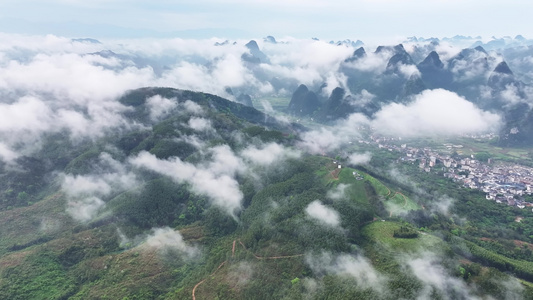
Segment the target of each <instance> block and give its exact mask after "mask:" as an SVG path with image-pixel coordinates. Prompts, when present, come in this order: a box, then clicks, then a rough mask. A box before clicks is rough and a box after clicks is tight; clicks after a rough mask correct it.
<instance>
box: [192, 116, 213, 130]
mask: <svg viewBox="0 0 533 300" xmlns="http://www.w3.org/2000/svg"><path fill="white" fill-rule="evenodd" d="M187 125H189V127H190V128H191V129H193V130H196V131H206V130H210V129H212V128H213V127H211V121H210V120H208V119H204V118H197V117H192V118H190V119H189V122H188V123H187Z"/></svg>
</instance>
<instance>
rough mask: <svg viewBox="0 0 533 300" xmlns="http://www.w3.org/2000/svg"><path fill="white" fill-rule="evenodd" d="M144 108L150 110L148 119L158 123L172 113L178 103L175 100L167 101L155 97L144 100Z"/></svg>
mask: <svg viewBox="0 0 533 300" xmlns="http://www.w3.org/2000/svg"><path fill="white" fill-rule="evenodd" d="M146 106H147V107H148V109H150V119H151V120H152V121H158V120H160V119H161V118H162V117H165V116H167V115H168V114H169V113H170V112H172V110H173V109H175V108H176V107H177V106H178V102H177V100H176V98H173V99H167V98H164V97H161V96H159V95H155V96H153V97H150V98H148V99H146Z"/></svg>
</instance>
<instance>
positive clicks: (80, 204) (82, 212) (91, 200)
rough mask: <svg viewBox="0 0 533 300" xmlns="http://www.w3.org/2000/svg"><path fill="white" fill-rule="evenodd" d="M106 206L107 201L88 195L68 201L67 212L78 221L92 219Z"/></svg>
mask: <svg viewBox="0 0 533 300" xmlns="http://www.w3.org/2000/svg"><path fill="white" fill-rule="evenodd" d="M104 206H105V202H104V201H103V200H102V199H100V198H98V197H94V196H91V197H86V198H78V199H75V200H70V201H68V203H67V213H68V214H69V215H70V216H71V217H72V218H74V219H75V220H77V221H80V222H87V221H90V220H92V219H93V218H94V217H95V216H96V215H97V214H98V212H99V211H100V210H101V209H102V208H103V207H104Z"/></svg>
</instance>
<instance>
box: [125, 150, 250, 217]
mask: <svg viewBox="0 0 533 300" xmlns="http://www.w3.org/2000/svg"><path fill="white" fill-rule="evenodd" d="M211 151H212V152H213V160H212V161H211V162H208V163H204V164H202V165H198V166H195V165H193V164H191V163H188V162H184V161H182V160H181V159H179V158H177V157H174V158H170V159H168V160H160V159H157V157H155V155H152V154H150V153H148V152H141V153H139V155H137V156H136V157H133V158H131V159H130V162H131V163H132V164H133V165H134V166H137V167H143V168H146V169H149V170H152V171H154V172H158V173H161V174H163V175H166V176H169V177H170V178H172V179H174V180H175V181H177V182H188V183H189V184H191V186H192V190H193V191H194V192H196V193H199V194H203V195H206V196H208V197H209V198H211V200H212V201H213V203H214V204H215V205H217V206H219V207H220V208H222V209H223V210H224V211H225V212H227V213H228V214H229V215H231V216H233V217H236V213H237V212H239V211H240V209H241V201H242V197H243V195H242V192H241V191H240V189H239V184H238V182H237V181H236V180H235V179H234V178H233V176H234V175H235V174H236V173H238V172H243V170H244V165H243V164H242V162H241V161H240V159H239V158H237V157H236V156H235V155H234V154H233V152H232V151H231V149H229V147H227V146H219V147H216V148H215V149H212V150H211Z"/></svg>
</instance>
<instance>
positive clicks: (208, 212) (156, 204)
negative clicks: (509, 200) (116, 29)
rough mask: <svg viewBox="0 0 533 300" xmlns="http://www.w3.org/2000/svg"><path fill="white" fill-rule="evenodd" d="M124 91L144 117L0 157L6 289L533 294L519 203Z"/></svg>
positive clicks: (192, 95) (528, 241) (168, 294)
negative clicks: (160, 110) (8, 159)
mask: <svg viewBox="0 0 533 300" xmlns="http://www.w3.org/2000/svg"><path fill="white" fill-rule="evenodd" d="M154 95H160V96H162V97H165V98H168V99H176V101H179V102H180V103H185V101H186V100H187V101H190V103H193V104H190V103H189V102H188V103H189V104H187V105H188V107H189V108H190V107H195V109H196V110H195V111H201V113H198V115H197V116H196V117H194V114H193V113H191V112H190V111H187V107H186V106H183V107H182V106H178V108H177V109H176V111H174V112H173V113H171V114H169V115H167V116H166V117H164V118H163V119H161V120H153V119H151V118H150V113H149V109H148V108H147V106H146V103H145V101H146V99H147V98H149V97H152V96H154ZM120 102H121V103H122V104H124V105H126V106H127V107H128V108H129V110H127V111H126V112H124V114H125V115H126V117H127V118H130V119H131V120H135V122H138V124H142V126H137V127H135V128H131V129H129V130H125V131H124V132H113V133H110V134H108V135H106V136H104V137H102V138H98V139H95V140H83V141H72V140H70V139H69V138H68V136H67V134H61V133H57V134H53V135H48V136H46V137H45V139H44V141H43V143H42V145H41V147H42V149H41V150H40V151H39V152H37V153H36V154H35V155H33V156H21V157H20V158H18V160H17V165H18V168H12V166H9V165H7V164H4V163H2V164H1V165H0V173H1V176H2V178H3V180H1V181H0V185H1V186H0V223H1V224H2V226H1V227H0V236H1V237H2V238H1V239H0V298H1V299H124V300H126V299H533V256H532V250H533V213H532V212H531V210H528V209H524V210H520V209H518V208H514V207H509V206H506V205H500V204H496V203H495V202H493V201H487V200H486V199H485V197H484V194H483V193H482V192H479V191H475V190H470V189H466V188H462V187H460V186H459V185H457V184H456V183H454V182H453V181H451V180H449V179H446V178H444V177H443V176H440V174H427V173H424V172H421V171H420V170H419V168H418V166H417V165H414V164H413V165H411V164H405V163H399V162H397V159H398V157H396V156H395V154H394V153H390V152H389V151H385V150H378V149H375V150H373V152H372V154H373V155H372V159H371V160H370V162H369V163H368V164H365V165H351V164H350V163H349V160H348V159H347V157H345V155H343V154H340V155H339V154H338V153H328V152H325V151H324V153H320V154H310V153H305V152H303V151H299V150H298V145H299V143H301V142H302V138H301V132H304V131H305V130H308V129H306V128H303V126H301V125H298V124H291V123H284V122H280V121H278V120H277V119H275V118H273V117H270V116H267V115H266V114H264V113H262V112H259V111H257V110H255V109H253V108H250V107H246V106H244V105H241V104H238V103H235V102H231V101H228V100H225V99H222V98H220V97H217V96H213V95H209V94H204V93H196V92H190V91H181V90H174V89H168V88H145V89H139V90H135V91H131V92H130V93H128V94H126V95H125V96H123V97H122V98H121V99H120ZM193 118H196V119H193ZM200 119H201V120H200ZM198 120H200V121H201V122H203V123H201V124H203V125H202V126H204V127H202V129H200V130H199V129H195V127H194V126H192V125H191V124H193V122H200V121H198ZM199 124H200V123H199ZM269 147H270V148H269ZM265 149H273V150H271V152H272V153H275V154H274V155H272V157H271V156H269V153H270V152H269V153H267V152H266V151H263V150H265ZM280 149H282V150H280ZM256 153H260V155H256ZM241 161H242V162H243V163H241ZM392 169H394V170H396V171H397V172H396V173H400V174H403V176H402V178H398V176H394V174H396V173H392V172H390V170H392ZM215 184H220V185H219V186H216V185H215ZM237 196H238V197H237ZM217 197H222V198H223V199H225V200H224V202H221V201H219V200H218V199H219V198H217ZM236 197H237V198H238V203H237V204H234V202H232V201H233V199H235V198H236ZM450 199H452V200H450ZM444 202H446V203H447V202H450V203H451V204H450V205H449V206H446V209H444V208H442V207H443V206H442V205H441V204H443V203H444ZM82 204H83V205H82ZM518 217H520V218H521V219H520V220H521V221H520V222H517V221H516V220H517V218H518Z"/></svg>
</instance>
